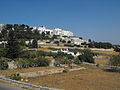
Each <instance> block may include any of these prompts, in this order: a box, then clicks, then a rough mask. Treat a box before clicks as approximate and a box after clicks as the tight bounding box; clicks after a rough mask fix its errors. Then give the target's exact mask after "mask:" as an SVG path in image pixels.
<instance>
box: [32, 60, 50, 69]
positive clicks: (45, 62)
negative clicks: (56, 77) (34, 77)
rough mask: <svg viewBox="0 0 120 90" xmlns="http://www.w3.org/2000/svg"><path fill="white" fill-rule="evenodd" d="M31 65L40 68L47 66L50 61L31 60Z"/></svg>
mask: <svg viewBox="0 0 120 90" xmlns="http://www.w3.org/2000/svg"><path fill="white" fill-rule="evenodd" d="M33 63H34V64H35V65H36V66H37V67H40V66H49V64H50V61H49V60H48V59H46V58H35V59H34V60H33Z"/></svg>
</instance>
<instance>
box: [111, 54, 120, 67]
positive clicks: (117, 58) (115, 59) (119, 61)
mask: <svg viewBox="0 0 120 90" xmlns="http://www.w3.org/2000/svg"><path fill="white" fill-rule="evenodd" d="M109 63H110V65H112V66H120V54H119V55H113V56H112V57H111V58H110V61H109Z"/></svg>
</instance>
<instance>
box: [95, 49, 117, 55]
mask: <svg viewBox="0 0 120 90" xmlns="http://www.w3.org/2000/svg"><path fill="white" fill-rule="evenodd" d="M93 52H95V53H101V54H108V55H118V54H119V52H115V51H100V50H99V51H98V50H93Z"/></svg>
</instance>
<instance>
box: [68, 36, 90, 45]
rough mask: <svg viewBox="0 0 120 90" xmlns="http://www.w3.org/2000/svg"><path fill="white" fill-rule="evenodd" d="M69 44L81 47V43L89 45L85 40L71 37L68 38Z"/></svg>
mask: <svg viewBox="0 0 120 90" xmlns="http://www.w3.org/2000/svg"><path fill="white" fill-rule="evenodd" d="M70 39H71V42H72V43H73V44H75V45H81V43H89V42H88V41H87V40H83V39H80V38H79V37H76V36H72V37H70Z"/></svg>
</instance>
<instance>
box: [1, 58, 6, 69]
mask: <svg viewBox="0 0 120 90" xmlns="http://www.w3.org/2000/svg"><path fill="white" fill-rule="evenodd" d="M5 69H8V63H7V58H3V57H0V70H5Z"/></svg>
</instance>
